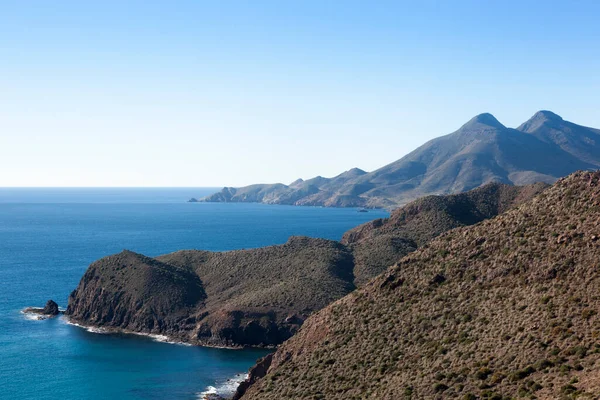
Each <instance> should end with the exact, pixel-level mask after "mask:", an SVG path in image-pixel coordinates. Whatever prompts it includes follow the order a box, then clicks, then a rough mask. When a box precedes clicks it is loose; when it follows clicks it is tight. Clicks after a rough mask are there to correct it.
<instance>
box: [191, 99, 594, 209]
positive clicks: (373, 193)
mask: <svg viewBox="0 0 600 400" xmlns="http://www.w3.org/2000/svg"><path fill="white" fill-rule="evenodd" d="M598 167H600V130H598V129H594V128H588V127H584V126H580V125H577V124H574V123H572V122H569V121H565V120H563V119H562V118H561V117H560V116H558V115H556V114H554V113H552V112H550V111H544V110H542V111H538V112H537V113H536V114H534V116H532V117H531V118H530V119H529V120H528V121H526V122H524V123H523V124H521V125H520V126H519V127H518V128H517V129H512V128H507V127H505V126H504V125H503V124H502V123H500V122H499V121H498V120H497V119H496V118H495V117H494V116H493V115H492V114H490V113H483V114H479V115H477V116H475V117H473V118H472V119H471V120H469V121H468V122H467V123H465V124H464V125H462V126H461V127H460V128H459V129H458V130H457V131H455V132H453V133H450V134H447V135H444V136H440V137H437V138H435V139H432V140H430V141H428V142H426V143H425V144H423V145H422V146H420V147H418V148H417V149H415V150H413V151H412V152H410V153H408V154H407V155H405V156H404V157H402V158H401V159H399V160H397V161H394V162H392V163H390V164H388V165H385V166H383V167H381V168H379V169H377V170H375V171H371V172H365V171H362V170H358V169H352V170H349V171H346V172H344V173H342V174H339V175H337V176H335V177H333V178H323V177H316V178H313V179H309V180H301V179H299V180H297V181H295V182H293V183H292V184H290V185H285V184H281V183H277V184H260V185H250V186H245V187H240V188H229V187H227V188H224V189H223V190H221V191H220V192H218V193H215V194H213V195H209V196H206V197H204V198H202V199H200V200H199V201H203V202H259V203H267V204H288V205H309V206H324V207H366V208H387V209H393V208H396V207H398V206H401V205H404V204H407V203H408V202H410V201H412V200H415V199H417V198H420V197H423V196H426V195H430V194H454V193H460V192H464V191H468V190H471V189H474V188H476V187H479V186H482V185H485V184H486V183H490V182H501V183H507V184H512V185H527V184H532V183H535V182H544V183H553V182H555V181H556V180H557V179H558V178H560V177H563V176H566V175H568V174H570V173H572V172H575V171H577V170H591V169H596V168H598ZM355 170H358V171H360V172H358V173H354V174H353V173H352V172H351V171H355Z"/></svg>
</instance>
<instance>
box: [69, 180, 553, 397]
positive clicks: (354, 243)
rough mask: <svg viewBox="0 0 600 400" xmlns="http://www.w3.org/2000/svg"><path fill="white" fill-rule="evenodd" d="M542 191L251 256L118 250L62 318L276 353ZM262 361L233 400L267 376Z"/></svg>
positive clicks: (500, 192)
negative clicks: (377, 280)
mask: <svg viewBox="0 0 600 400" xmlns="http://www.w3.org/2000/svg"><path fill="white" fill-rule="evenodd" d="M543 190H545V186H544V185H531V186H524V187H513V186H509V185H503V184H497V183H494V184H490V185H486V186H484V187H482V188H479V189H475V190H473V191H470V192H466V193H462V194H458V195H450V196H430V197H427V198H424V199H420V200H417V201H415V202H413V203H411V204H409V205H407V206H405V207H404V208H402V209H399V210H397V211H395V212H394V213H392V215H391V216H390V218H387V219H383V220H377V221H375V222H372V223H367V224H364V225H361V226H360V227H357V228H354V229H353V230H351V231H349V232H347V233H346V234H345V235H344V238H343V240H342V241H341V242H337V241H332V240H324V239H314V238H308V237H291V238H290V239H289V240H288V242H287V243H285V244H283V245H276V246H269V247H264V248H258V249H251V250H237V251H228V252H210V251H200V250H185V251H178V252H175V253H171V254H166V255H162V256H158V257H154V258H150V257H146V256H144V255H142V254H138V253H134V252H132V251H128V250H124V251H123V252H121V253H119V254H115V255H112V256H108V257H104V258H102V259H100V260H98V261H96V262H94V263H92V264H91V265H90V267H89V268H88V270H87V271H86V273H85V274H84V276H83V277H82V279H81V281H80V283H79V285H78V287H77V288H76V289H75V290H74V291H73V292H72V293H71V295H70V297H69V304H68V307H67V310H66V312H65V316H66V317H67V318H68V319H69V321H70V322H71V323H73V324H77V325H79V326H82V327H84V328H86V329H99V330H102V333H104V332H106V333H127V334H139V335H145V336H151V337H155V338H157V337H160V340H161V341H168V342H173V343H182V344H189V345H197V346H207V347H221V348H231V349H241V348H245V347H259V348H271V349H276V348H277V346H278V345H280V344H281V343H283V342H284V341H286V340H287V339H289V338H291V337H292V336H294V335H295V333H296V332H297V331H298V330H299V329H300V327H301V326H302V325H303V323H304V321H305V320H306V319H307V318H308V317H309V316H311V315H312V314H314V313H315V312H317V311H319V310H321V309H323V308H325V307H326V306H328V305H329V304H331V303H333V302H334V301H336V300H338V299H341V298H342V297H344V296H346V295H347V294H349V293H351V292H353V291H354V290H355V289H356V288H357V287H362V286H363V285H365V284H366V283H367V282H369V281H370V280H371V279H372V278H373V277H375V276H377V275H379V274H380V273H381V272H383V271H384V270H385V269H386V268H387V267H388V266H389V265H392V264H393V263H394V262H396V261H397V260H399V259H401V258H402V257H403V256H405V255H407V254H409V253H411V252H413V251H415V250H417V249H418V248H421V247H424V246H426V245H427V244H428V243H429V242H430V241H431V240H432V239H434V238H435V237H437V236H439V235H440V234H442V233H444V232H446V231H448V230H450V229H453V228H456V227H461V226H467V225H472V224H476V223H478V222H480V221H483V220H485V219H488V218H493V217H494V216H496V215H498V214H500V213H502V212H504V211H505V210H507V209H509V208H513V207H515V206H518V205H519V204H521V203H523V202H525V201H527V200H529V199H531V198H532V197H535V196H536V195H537V194H538V193H540V192H542V191H543ZM269 360H270V358H269V356H267V357H266V358H264V359H263V360H261V361H260V362H259V364H257V365H256V366H255V367H254V368H253V369H252V370H251V371H250V374H249V376H248V379H247V380H246V381H244V382H242V383H241V384H240V385H239V388H238V391H237V394H236V395H235V396H236V397H234V398H236V399H239V398H240V397H241V396H242V395H243V394H244V392H245V390H246V389H247V388H248V387H250V386H252V385H253V384H254V382H256V381H258V380H259V379H260V378H261V377H262V376H264V374H265V373H266V371H267V370H268V369H269V365H268V364H269Z"/></svg>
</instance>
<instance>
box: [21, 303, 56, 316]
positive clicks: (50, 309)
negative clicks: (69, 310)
mask: <svg viewBox="0 0 600 400" xmlns="http://www.w3.org/2000/svg"><path fill="white" fill-rule="evenodd" d="M22 312H23V313H24V314H35V315H37V316H38V318H37V319H47V318H52V317H56V316H57V315H59V314H61V311H60V310H59V308H58V304H56V302H55V301H54V300H48V301H47V302H46V305H45V306H44V308H39V307H27V308H26V309H24V310H23V311H22Z"/></svg>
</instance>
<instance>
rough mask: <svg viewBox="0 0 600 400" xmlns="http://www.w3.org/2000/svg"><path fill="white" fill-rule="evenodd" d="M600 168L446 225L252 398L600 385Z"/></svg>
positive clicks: (565, 392) (281, 356)
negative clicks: (471, 220) (469, 222)
mask: <svg viewBox="0 0 600 400" xmlns="http://www.w3.org/2000/svg"><path fill="white" fill-rule="evenodd" d="M599 269H600V173H598V172H595V173H592V172H578V173H575V174H573V175H571V176H569V177H567V178H565V179H561V180H559V181H558V182H557V183H556V184H554V185H553V186H552V187H551V188H549V189H547V190H546V191H544V192H543V193H541V194H540V195H539V196H537V197H536V198H534V199H533V200H531V201H529V202H527V203H524V204H522V205H520V206H519V207H517V208H515V209H513V210H509V211H508V212H506V213H504V214H502V215H500V216H498V217H496V218H494V219H491V220H486V221H483V222H481V223H480V224H477V225H475V226H471V227H462V228H457V229H454V230H452V231H450V232H447V233H445V234H442V235H441V236H440V237H438V238H437V239H435V240H433V241H432V242H430V243H429V244H428V245H426V246H424V247H423V248H422V249H419V250H417V251H416V252H413V253H412V254H410V255H409V256H407V257H405V258H404V259H402V260H401V261H400V262H398V263H397V264H396V265H395V266H393V267H391V268H390V269H389V270H388V271H387V272H386V273H385V274H382V275H380V276H378V277H377V278H375V279H374V280H372V281H371V282H369V283H368V284H367V285H366V286H364V287H363V288H361V289H359V290H357V291H355V292H353V293H351V294H350V295H348V296H346V297H344V298H343V299H341V300H339V301H337V302H335V303H333V304H331V305H329V306H328V307H327V308H325V309H323V310H321V311H320V312H318V313H316V314H314V315H313V316H311V317H310V318H309V319H308V320H307V321H306V323H305V324H304V326H303V327H302V328H301V329H300V331H299V332H298V334H297V335H296V336H294V337H293V338H292V339H290V340H288V341H287V342H286V343H284V344H283V345H282V346H280V347H279V348H278V350H277V352H276V353H275V354H274V356H273V357H272V362H271V363H270V366H269V368H268V373H267V375H266V376H265V377H264V378H262V379H259V380H258V381H257V382H256V383H255V384H253V385H252V386H251V387H250V388H249V389H248V391H247V392H246V394H245V395H244V396H243V399H244V400H245V399H249V400H252V399H261V400H262V399H284V398H285V399H299V398H303V399H305V398H311V399H367V398H369V399H449V398H461V399H510V398H538V399H563V398H564V399H568V398H576V397H577V398H597V396H598V394H599V393H600V364H599V363H600V342H599V337H600V317H599V316H598V310H600V295H599V293H600V275H599V274H598V271H599Z"/></svg>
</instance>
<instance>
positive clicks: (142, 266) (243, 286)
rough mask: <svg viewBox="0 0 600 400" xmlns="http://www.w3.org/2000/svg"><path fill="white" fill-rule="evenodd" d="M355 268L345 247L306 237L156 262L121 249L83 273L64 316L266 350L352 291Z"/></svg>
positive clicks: (183, 254) (185, 254) (187, 339)
mask: <svg viewBox="0 0 600 400" xmlns="http://www.w3.org/2000/svg"><path fill="white" fill-rule="evenodd" d="M352 269H353V262H352V255H351V253H350V252H349V251H348V249H347V248H346V247H345V246H343V245H341V244H340V243H338V242H334V241H330V240H322V239H311V238H303V237H293V238H291V239H290V240H289V241H288V242H287V243H286V244H284V245H280V246H271V247H265V248H260V249H254V250H240V251H231V252H224V253H215V252H208V251H196V250H188V251H179V252H176V253H172V254H167V255H164V256H160V257H157V258H156V259H152V258H148V257H145V256H143V255H140V254H136V253H133V252H130V251H123V252H122V253H120V254H117V255H114V256H109V257H105V258H103V259H101V260H99V261H96V262H95V263H93V264H92V265H91V266H90V267H89V268H88V270H87V272H86V273H85V275H84V276H83V278H82V279H81V282H80V283H79V286H78V287H77V289H76V290H75V291H73V293H72V294H71V296H70V298H69V305H68V308H67V311H66V314H67V315H68V316H69V317H70V318H71V319H72V320H74V321H76V322H79V323H82V324H85V325H93V326H98V327H102V328H106V329H121V330H129V331H134V332H144V333H153V334H163V335H168V336H170V337H172V338H173V339H176V340H181V341H184V342H190V343H195V344H209V345H225V346H237V345H254V346H261V345H267V346H268V345H274V344H278V343H281V342H282V341H283V340H285V339H287V338H289V337H290V336H291V335H292V334H293V333H295V332H296V330H297V329H298V328H299V327H300V325H301V324H302V322H303V321H304V319H305V318H306V317H307V316H308V315H309V314H310V313H311V312H313V311H315V310H319V309H321V308H323V307H324V306H326V305H327V304H329V303H331V302H332V301H334V300H336V299H339V298H340V297H342V296H344V295H346V294H347V293H349V292H351V291H352V290H353V289H354V288H355V286H354V283H353V274H352ZM307 293H310V295H309V296H307Z"/></svg>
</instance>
